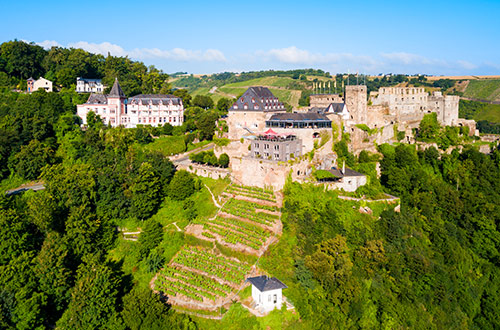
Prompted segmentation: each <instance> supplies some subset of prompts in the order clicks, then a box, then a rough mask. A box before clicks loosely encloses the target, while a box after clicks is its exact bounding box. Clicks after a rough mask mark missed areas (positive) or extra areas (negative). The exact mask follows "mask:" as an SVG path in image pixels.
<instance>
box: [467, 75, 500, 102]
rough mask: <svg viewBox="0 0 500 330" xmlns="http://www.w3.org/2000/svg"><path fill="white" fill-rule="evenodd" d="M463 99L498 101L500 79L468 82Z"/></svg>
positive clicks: (499, 99) (499, 96) (499, 97)
mask: <svg viewBox="0 0 500 330" xmlns="http://www.w3.org/2000/svg"><path fill="white" fill-rule="evenodd" d="M463 96H464V97H466V98H470V99H476V100H485V101H500V79H484V80H470V81H469V84H468V85H467V87H466V88H465V91H464V94H463Z"/></svg>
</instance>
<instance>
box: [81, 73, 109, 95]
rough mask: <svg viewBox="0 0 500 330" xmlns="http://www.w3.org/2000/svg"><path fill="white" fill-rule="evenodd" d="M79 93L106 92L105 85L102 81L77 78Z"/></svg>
mask: <svg viewBox="0 0 500 330" xmlns="http://www.w3.org/2000/svg"><path fill="white" fill-rule="evenodd" d="M76 92H77V93H99V94H102V93H103V92H104V85H103V84H102V81H101V79H87V78H81V77H78V78H76Z"/></svg>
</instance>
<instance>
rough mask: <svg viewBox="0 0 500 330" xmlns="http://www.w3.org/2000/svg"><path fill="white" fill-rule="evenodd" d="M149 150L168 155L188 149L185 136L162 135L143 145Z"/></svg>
mask: <svg viewBox="0 0 500 330" xmlns="http://www.w3.org/2000/svg"><path fill="white" fill-rule="evenodd" d="M143 148H144V149H145V150H148V151H159V152H161V153H163V154H164V155H166V156H170V155H174V154H178V153H181V152H184V151H185V150H186V143H185V142H184V136H161V137H159V138H157V139H155V140H154V141H153V142H151V143H149V144H146V145H144V146H143Z"/></svg>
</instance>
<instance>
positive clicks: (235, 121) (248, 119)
mask: <svg viewBox="0 0 500 330" xmlns="http://www.w3.org/2000/svg"><path fill="white" fill-rule="evenodd" d="M271 115H272V113H267V112H264V111H231V110H230V111H229V113H228V116H227V126H228V137H229V139H231V140H239V139H240V138H241V137H242V136H244V135H249V134H250V133H249V132H248V130H246V129H245V127H246V128H248V129H249V130H251V131H252V132H254V133H259V132H263V131H264V129H265V126H266V118H267V117H270V116H271Z"/></svg>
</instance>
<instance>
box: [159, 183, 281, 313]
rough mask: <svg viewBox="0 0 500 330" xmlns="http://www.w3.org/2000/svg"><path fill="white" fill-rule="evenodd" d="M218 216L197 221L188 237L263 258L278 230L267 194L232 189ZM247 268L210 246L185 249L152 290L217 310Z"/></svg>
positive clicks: (272, 201)
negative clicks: (192, 236) (191, 236)
mask: <svg viewBox="0 0 500 330" xmlns="http://www.w3.org/2000/svg"><path fill="white" fill-rule="evenodd" d="M222 196H225V203H224V205H223V207H222V208H221V209H220V210H219V213H218V214H217V216H216V217H214V218H212V219H195V220H193V222H192V223H191V224H190V225H189V226H188V227H186V234H188V235H189V234H191V235H194V236H195V237H197V238H198V239H203V240H208V241H212V242H215V241H216V242H218V243H219V244H221V245H224V246H226V247H229V248H230V249H232V250H235V251H239V252H240V253H241V252H243V253H248V254H253V255H262V253H264V251H265V250H266V249H267V247H268V246H269V244H271V243H272V242H273V237H274V236H275V235H276V234H277V233H279V232H280V231H281V222H280V221H279V219H280V213H279V207H278V206H277V205H278V203H277V199H276V196H275V194H274V192H272V191H270V190H265V189H260V188H255V187H245V186H240V185H234V184H233V185H230V186H228V187H227V188H226V190H225V191H224V193H223V195H222ZM250 270H251V265H249V264H246V263H243V262H239V261H238V260H237V259H234V258H229V257H225V256H223V255H222V254H219V250H218V249H217V248H215V247H214V249H212V250H208V249H206V248H202V247H192V246H190V247H184V248H182V249H181V250H180V251H179V252H178V253H177V255H176V256H175V257H174V258H173V259H172V260H171V261H170V263H169V264H168V265H167V266H165V267H164V268H163V269H162V270H161V271H160V272H159V273H158V274H157V276H156V279H155V281H154V283H153V287H154V290H156V291H160V292H163V293H165V294H167V295H168V296H169V297H170V298H171V302H172V303H173V304H174V305H177V306H183V307H184V308H188V309H189V308H191V309H193V308H194V309H204V310H212V311H213V310H215V309H216V308H217V307H218V306H221V305H223V304H227V303H230V301H231V300H230V297H231V294H232V293H233V292H234V291H236V290H237V289H239V288H240V286H241V284H242V283H243V281H244V280H245V278H246V277H247V276H249V273H250Z"/></svg>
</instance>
